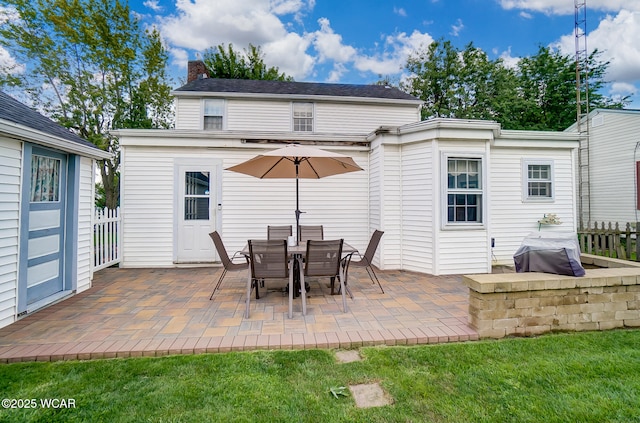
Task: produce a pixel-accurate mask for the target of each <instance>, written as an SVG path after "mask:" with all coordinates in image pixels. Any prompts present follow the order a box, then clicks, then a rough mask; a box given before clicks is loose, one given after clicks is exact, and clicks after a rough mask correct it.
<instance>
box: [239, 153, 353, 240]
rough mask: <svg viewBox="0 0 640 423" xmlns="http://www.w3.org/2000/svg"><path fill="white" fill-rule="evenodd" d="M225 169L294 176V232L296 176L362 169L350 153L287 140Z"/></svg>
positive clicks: (313, 175)
mask: <svg viewBox="0 0 640 423" xmlns="http://www.w3.org/2000/svg"><path fill="white" fill-rule="evenodd" d="M227 170H231V171H234V172H239V173H244V174H246V175H251V176H255V177H256V178H260V179H263V178H291V179H293V178H295V179H296V211H295V213H296V234H297V233H298V227H299V226H300V213H302V212H301V211H300V204H299V191H298V179H299V178H308V179H319V178H324V177H325V176H331V175H339V174H341V173H348V172H355V171H357V170H362V168H361V167H360V166H358V165H357V164H356V162H354V161H353V159H352V158H351V157H349V156H345V155H344V154H339V153H333V152H330V151H326V150H322V149H319V148H315V147H309V146H305V145H299V144H288V145H287V146H285V147H282V148H278V149H277V150H271V151H267V152H265V153H263V154H260V155H259V156H256V157H254V158H252V159H249V160H247V161H246V162H242V163H240V164H237V165H235V166H232V167H230V168H227Z"/></svg>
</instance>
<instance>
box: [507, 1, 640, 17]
mask: <svg viewBox="0 0 640 423" xmlns="http://www.w3.org/2000/svg"><path fill="white" fill-rule="evenodd" d="M499 3H500V5H501V6H502V7H503V8H505V9H508V10H509V9H523V10H529V11H532V12H541V13H546V14H550V15H551V14H552V15H569V14H572V13H574V11H575V7H574V2H572V1H570V0H565V1H560V0H499ZM587 8H588V10H599V11H603V12H618V11H620V10H624V9H626V10H635V11H640V1H638V0H589V1H588V2H587Z"/></svg>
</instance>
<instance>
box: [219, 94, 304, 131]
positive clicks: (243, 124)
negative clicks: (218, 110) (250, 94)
mask: <svg viewBox="0 0 640 423" xmlns="http://www.w3.org/2000/svg"><path fill="white" fill-rule="evenodd" d="M227 129H228V130H230V131H282V132H288V131H290V130H291V102H289V101H259V100H251V101H249V100H238V99H231V100H228V101H227Z"/></svg>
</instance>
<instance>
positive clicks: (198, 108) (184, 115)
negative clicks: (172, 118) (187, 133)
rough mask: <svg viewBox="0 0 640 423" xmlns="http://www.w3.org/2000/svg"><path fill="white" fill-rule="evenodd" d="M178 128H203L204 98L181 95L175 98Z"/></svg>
mask: <svg viewBox="0 0 640 423" xmlns="http://www.w3.org/2000/svg"><path fill="white" fill-rule="evenodd" d="M175 106H176V129H202V100H201V99H199V98H188V97H187V98H185V97H179V98H176V100H175Z"/></svg>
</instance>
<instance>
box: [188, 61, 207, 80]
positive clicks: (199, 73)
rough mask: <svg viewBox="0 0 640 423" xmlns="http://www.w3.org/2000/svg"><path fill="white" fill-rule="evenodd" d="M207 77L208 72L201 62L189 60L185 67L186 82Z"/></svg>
mask: <svg viewBox="0 0 640 423" xmlns="http://www.w3.org/2000/svg"><path fill="white" fill-rule="evenodd" d="M208 77H209V71H208V70H207V67H206V66H205V65H204V62H203V61H202V60H189V64H188V65H187V82H191V81H195V80H196V79H203V78H208Z"/></svg>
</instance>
